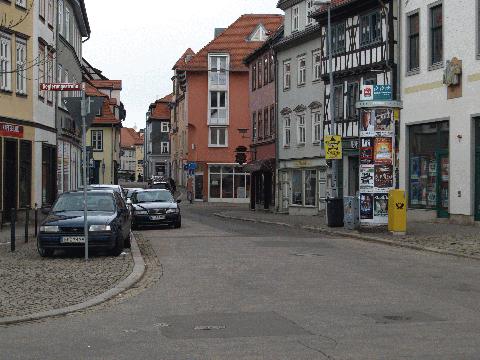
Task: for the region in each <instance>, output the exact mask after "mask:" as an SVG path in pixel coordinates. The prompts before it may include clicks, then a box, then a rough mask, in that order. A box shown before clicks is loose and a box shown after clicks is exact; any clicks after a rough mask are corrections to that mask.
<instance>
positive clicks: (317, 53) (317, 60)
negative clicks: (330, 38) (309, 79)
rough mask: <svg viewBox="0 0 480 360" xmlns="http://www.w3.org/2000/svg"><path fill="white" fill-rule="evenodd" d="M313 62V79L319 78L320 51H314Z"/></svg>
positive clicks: (320, 72)
mask: <svg viewBox="0 0 480 360" xmlns="http://www.w3.org/2000/svg"><path fill="white" fill-rule="evenodd" d="M312 62H313V81H316V80H320V77H321V76H322V54H321V53H320V51H315V52H314V53H313V56H312Z"/></svg>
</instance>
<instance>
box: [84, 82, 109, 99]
mask: <svg viewBox="0 0 480 360" xmlns="http://www.w3.org/2000/svg"><path fill="white" fill-rule="evenodd" d="M85 95H86V96H99V97H101V96H103V97H108V96H107V95H105V94H104V93H101V92H100V91H98V89H97V88H96V87H94V86H92V85H90V84H89V83H86V87H85Z"/></svg>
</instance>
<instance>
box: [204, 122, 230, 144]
mask: <svg viewBox="0 0 480 360" xmlns="http://www.w3.org/2000/svg"><path fill="white" fill-rule="evenodd" d="M208 130H209V140H208V146H210V147H227V146H228V131H227V128H226V127H209V129H208Z"/></svg>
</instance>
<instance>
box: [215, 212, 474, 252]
mask: <svg viewBox="0 0 480 360" xmlns="http://www.w3.org/2000/svg"><path fill="white" fill-rule="evenodd" d="M214 215H215V216H217V217H219V218H223V219H230V220H240V221H247V222H253V223H259V224H270V225H279V226H284V227H289V228H295V227H296V226H295V225H292V224H288V223H282V222H277V221H268V220H257V219H251V218H243V217H239V216H231V215H224V214H219V213H215V214H214ZM299 228H300V229H303V230H308V231H314V232H317V233H321V234H326V235H333V236H342V237H347V238H351V239H356V240H361V241H367V242H372V243H377V244H382V245H388V246H395V247H399V248H406V249H411V250H418V251H426V252H431V253H435V254H441V255H450V256H456V257H460V258H465V259H473V260H480V256H474V255H468V254H462V253H458V252H455V251H448V250H442V249H437V248H432V247H428V246H420V245H412V244H404V243H399V242H396V241H392V240H387V239H382V238H379V237H376V236H369V235H363V234H360V233H358V232H357V233H350V232H347V231H341V230H330V229H324V228H319V227H316V226H311V225H302V226H299Z"/></svg>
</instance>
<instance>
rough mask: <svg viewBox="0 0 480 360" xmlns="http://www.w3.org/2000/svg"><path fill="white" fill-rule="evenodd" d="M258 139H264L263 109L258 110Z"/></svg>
mask: <svg viewBox="0 0 480 360" xmlns="http://www.w3.org/2000/svg"><path fill="white" fill-rule="evenodd" d="M257 118H258V140H263V135H264V134H263V130H264V128H263V113H262V110H260V111H259V112H258V117H257Z"/></svg>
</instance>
